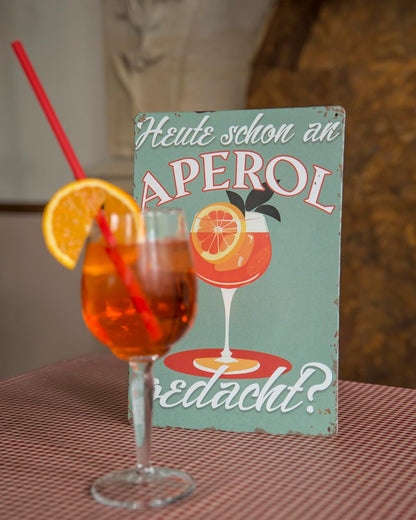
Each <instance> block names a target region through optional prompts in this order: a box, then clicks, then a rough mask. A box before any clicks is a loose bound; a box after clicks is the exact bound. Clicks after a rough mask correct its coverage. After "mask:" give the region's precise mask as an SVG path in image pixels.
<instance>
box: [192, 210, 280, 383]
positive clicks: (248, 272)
mask: <svg viewBox="0 0 416 520" xmlns="http://www.w3.org/2000/svg"><path fill="white" fill-rule="evenodd" d="M204 218H209V219H210V223H209V224H208V223H207V222H205V223H203V222H198V220H199V218H198V216H197V217H195V219H194V222H193V225H192V231H191V245H192V252H193V255H194V262H195V270H196V274H197V276H198V277H199V278H200V279H201V280H203V281H204V282H206V283H208V284H210V285H213V286H215V287H219V288H220V289H221V294H222V298H223V303H224V313H225V337H224V347H223V349H222V351H221V354H220V356H219V357H207V358H197V359H195V360H194V366H195V367H197V368H198V369H200V370H203V371H206V372H211V373H214V372H216V371H217V370H218V368H219V367H220V366H222V365H228V368H227V370H226V371H225V372H224V374H226V375H231V374H245V373H249V372H254V371H256V370H257V369H258V368H259V367H260V363H259V362H258V361H257V360H255V359H245V358H244V359H242V358H237V357H235V356H233V353H232V351H231V349H230V345H229V333H230V313H231V303H232V300H233V296H234V294H235V291H236V290H237V288H238V287H242V286H244V285H248V284H250V283H253V282H255V281H256V280H257V279H258V278H260V276H261V275H262V274H263V273H264V272H265V271H266V269H267V267H268V266H269V263H270V260H271V256H272V247H271V241H270V235H269V230H268V227H267V222H266V219H265V218H264V215H262V214H261V213H256V212H254V211H247V212H246V214H245V216H244V219H240V220H241V221H242V220H244V225H242V224H243V223H242V222H237V223H236V222H235V220H236V219H235V216H232V213H228V212H227V208H225V209H224V211H221V212H218V215H215V214H214V215H210V216H208V217H206V216H205V217H202V219H204ZM236 224H238V225H236ZM209 226H211V227H212V230H213V235H214V234H216V237H215V242H218V241H219V240H221V239H220V238H219V237H220V236H221V235H222V234H223V235H224V240H225V241H226V240H227V236H226V234H227V232H230V230H231V229H244V230H245V231H244V232H242V235H243V236H242V239H241V240H240V241H239V243H238V245H237V246H236V247H235V248H234V249H233V251H232V254H231V256H229V257H227V259H226V260H225V261H223V260H220V261H218V262H217V261H213V260H211V261H208V260H206V259H205V258H203V256H202V255H201V250H200V249H199V248H196V247H195V244H197V243H199V242H201V239H202V241H204V240H205V241H206V242H207V243H208V242H209V241H210V239H209V238H208V237H207V236H206V235H207V233H206V229H207V228H209ZM198 230H201V235H202V237H199V238H198V236H197V235H198V233H199V231H198ZM227 230H228V231H227ZM211 243H214V236H213V238H212V242H211ZM219 247H221V244H219Z"/></svg>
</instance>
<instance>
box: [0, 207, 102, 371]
mask: <svg viewBox="0 0 416 520" xmlns="http://www.w3.org/2000/svg"><path fill="white" fill-rule="evenodd" d="M0 244H1V254H0V309H1V311H0V378H4V377H9V376H12V375H16V374H19V373H21V372H24V371H27V370H31V369H33V368H37V367H40V366H43V365H46V364H49V363H53V362H55V361H59V360H63V359H67V358H71V357H74V356H77V355H80V354H87V353H91V352H106V351H107V349H106V347H104V346H102V345H101V344H99V342H98V341H96V340H95V339H94V338H93V337H92V335H91V334H90V333H89V331H88V330H87V328H86V326H85V325H84V322H83V319H82V315H81V306H80V266H78V267H77V268H76V269H75V271H69V270H68V269H66V268H64V267H62V266H61V265H60V264H58V263H57V262H56V261H55V260H54V259H53V258H52V257H51V256H50V254H49V252H48V251H47V249H46V246H45V245H44V243H43V238H42V232H41V214H40V213H38V214H24V213H21V214H7V213H0Z"/></svg>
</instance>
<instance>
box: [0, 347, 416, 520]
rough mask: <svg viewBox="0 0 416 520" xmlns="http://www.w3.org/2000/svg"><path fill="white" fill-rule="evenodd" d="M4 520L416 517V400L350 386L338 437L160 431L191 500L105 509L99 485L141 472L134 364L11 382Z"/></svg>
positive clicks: (166, 455)
mask: <svg viewBox="0 0 416 520" xmlns="http://www.w3.org/2000/svg"><path fill="white" fill-rule="evenodd" d="M0 399H1V401H0V402H1V407H2V412H1V418H0V420H1V430H0V461H1V465H0V518H1V519H3V518H4V519H12V520H17V519H21V518H22V519H23V518H24V519H28V520H29V519H36V520H39V519H47V518H53V519H57V518H59V519H67V518H68V519H84V518H85V519H95V518H99V519H107V518H108V519H110V518H111V519H118V518H120V519H129V518H150V519H162V518H163V519H166V520H169V519H181V520H182V519H188V518H189V519H199V518H201V519H204V520H205V519H207V520H209V519H215V520H217V519H219V520H222V519H233V520H235V519H240V518H241V519H250V518H255V519H260V518H261V519H273V520H277V519H285V520H286V519H289V520H290V519H300V518H302V519H320V518H339V519H343V520H347V519H354V520H355V519H361V518H368V519H372V520H373V519H379V518H380V519H389V520H390V519H400V520H405V519H409V520H410V519H412V520H414V519H415V518H416V448H415V446H416V445H415V441H416V390H412V389H404V388H393V387H386V386H378V385H368V384H363V383H353V382H345V381H341V382H340V385H339V433H338V434H337V435H336V436H332V437H305V436H297V435H271V434H267V433H261V432H256V433H233V432H223V431H217V430H200V431H198V430H185V429H181V428H154V433H153V448H152V460H153V462H154V463H155V464H160V465H166V466H170V467H175V468H178V469H184V470H185V471H188V472H189V473H190V474H192V476H193V477H194V478H195V480H196V482H197V489H196V491H195V492H194V493H193V494H192V495H191V496H190V497H189V498H187V499H185V500H184V501H182V502H178V503H176V504H172V505H169V506H167V507H165V508H162V509H155V510H152V511H150V512H138V511H131V510H126V509H114V508H112V507H109V506H103V505H100V504H98V503H96V502H95V501H94V500H93V499H92V498H91V495H90V492H89V488H90V485H91V482H92V481H93V480H94V478H95V477H97V476H99V475H101V474H103V473H106V472H108V471H111V470H114V469H117V468H122V467H129V466H132V465H134V456H135V453H134V439H133V429H132V426H130V425H129V424H128V422H127V365H126V364H125V363H123V362H121V361H118V360H117V359H116V358H114V357H113V356H111V355H87V356H82V357H80V358H76V359H73V360H69V361H65V362H62V363H57V364H54V365H50V366H48V367H45V368H42V369H39V370H35V371H33V372H29V373H26V374H22V375H20V376H17V377H13V378H10V379H6V380H3V381H1V383H0Z"/></svg>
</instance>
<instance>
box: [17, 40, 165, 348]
mask: <svg viewBox="0 0 416 520" xmlns="http://www.w3.org/2000/svg"><path fill="white" fill-rule="evenodd" d="M11 45H12V47H13V50H14V52H15V53H16V56H17V57H18V59H19V61H20V64H21V66H22V68H23V70H24V71H25V73H26V76H27V79H28V80H29V83H30V84H31V85H32V88H33V90H34V92H35V94H36V97H37V98H38V100H39V103H40V105H41V107H42V108H43V111H44V113H45V115H46V117H47V119H48V121H49V123H50V125H51V127H52V130H53V132H54V134H55V136H56V138H57V139H58V142H59V144H60V145H61V148H62V151H63V152H64V154H65V156H66V158H67V160H68V163H69V165H70V167H71V169H72V171H73V173H74V177H75V178H76V179H77V180H80V179H86V175H85V172H84V170H83V168H82V166H81V164H80V162H79V161H78V158H77V156H76V155H75V152H74V150H73V149H72V146H71V143H70V142H69V139H68V138H67V136H66V134H65V132H64V129H63V128H62V126H61V123H60V122H59V120H58V117H57V115H56V113H55V111H54V109H53V107H52V105H51V103H50V101H49V99H48V96H47V95H46V92H45V90H44V88H43V87H42V84H41V82H40V80H39V78H38V76H37V74H36V72H35V69H34V68H33V66H32V64H31V62H30V60H29V57H28V55H27V54H26V51H25V49H24V48H23V45H22V44H21V43H20V41H15V42H13V43H12V44H11ZM96 220H97V223H98V225H99V226H100V229H101V232H102V234H103V236H104V238H105V240H106V242H107V244H108V245H109V246H110V247H109V248H107V252H108V254H109V256H110V258H111V260H112V262H113V263H114V265H115V267H116V269H117V272H118V274H119V276H120V277H121V279H122V280H123V282H124V284H125V286H126V288H127V290H128V292H129V295H130V297H131V299H132V301H133V303H134V306H135V307H136V310H137V311H138V312H139V313H140V314H141V315H142V318H143V320H144V323H145V325H146V328H147V331H148V332H149V335H150V336H151V338H152V339H153V340H158V339H160V338H161V336H162V331H161V329H160V326H159V323H158V321H157V319H156V317H155V316H154V314H153V313H152V311H151V309H150V307H149V305H148V303H147V302H146V299H145V297H144V295H143V292H142V290H141V288H140V286H139V284H138V283H137V281H136V278H135V277H134V275H133V273H132V271H131V269H129V267H128V266H127V265H126V264H125V262H124V260H123V258H122V256H121V254H120V252H119V251H118V249H117V241H116V239H115V237H114V235H113V234H112V232H111V230H110V227H109V225H108V222H107V219H106V218H105V214H104V211H103V210H102V209H101V210H100V211H99V213H98V215H97V217H96Z"/></svg>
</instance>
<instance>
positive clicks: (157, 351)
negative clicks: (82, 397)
mask: <svg viewBox="0 0 416 520" xmlns="http://www.w3.org/2000/svg"><path fill="white" fill-rule="evenodd" d="M107 249H108V248H107V246H106V245H105V243H104V241H103V239H102V238H101V237H100V236H99V235H98V236H97V239H96V240H94V239H93V240H90V241H89V243H88V244H87V248H86V252H85V259H84V265H83V272H82V309H83V316H84V320H85V322H86V324H87V326H88V328H89V329H90V331H91V332H92V333H93V334H94V335H95V336H96V337H97V338H98V339H99V340H100V341H102V342H103V343H104V344H105V345H107V346H108V347H109V348H110V349H111V351H112V352H113V353H114V354H115V355H116V356H118V357H119V358H121V359H125V360H128V359H130V358H132V357H137V356H139V357H148V356H152V357H153V356H158V357H161V356H164V355H165V354H166V353H167V351H168V350H169V348H170V346H171V345H172V344H173V343H175V342H176V341H177V340H178V339H179V338H180V337H181V336H182V335H183V334H184V332H185V331H186V330H187V329H188V328H189V325H190V320H191V319H192V316H193V311H194V304H195V287H194V283H193V279H194V272H193V268H192V264H191V261H190V256H189V247H188V243H187V242H186V241H184V240H179V239H166V238H165V239H159V240H155V241H153V242H148V241H145V242H142V243H137V244H130V245H119V246H118V248H117V249H118V251H119V253H120V254H121V256H122V258H123V260H124V262H125V264H126V265H127V266H128V267H129V268H130V269H131V271H132V272H133V273H134V274H135V275H136V276H137V279H138V280H139V281H140V286H141V289H142V291H143V294H144V296H145V298H146V301H147V303H148V305H149V307H150V309H151V311H152V313H153V314H154V316H155V317H156V319H157V320H158V324H159V326H160V329H161V333H162V334H161V336H160V337H158V338H152V337H151V335H150V334H149V330H148V328H147V327H146V325H145V323H144V318H143V315H142V314H140V313H138V312H137V309H136V308H135V306H134V304H133V302H132V299H131V297H130V295H129V293H128V292H127V289H126V286H125V284H124V283H123V281H122V280H121V279H120V277H119V276H118V274H117V272H116V269H115V266H114V264H113V263H112V261H111V260H110V257H109V255H108V252H107Z"/></svg>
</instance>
